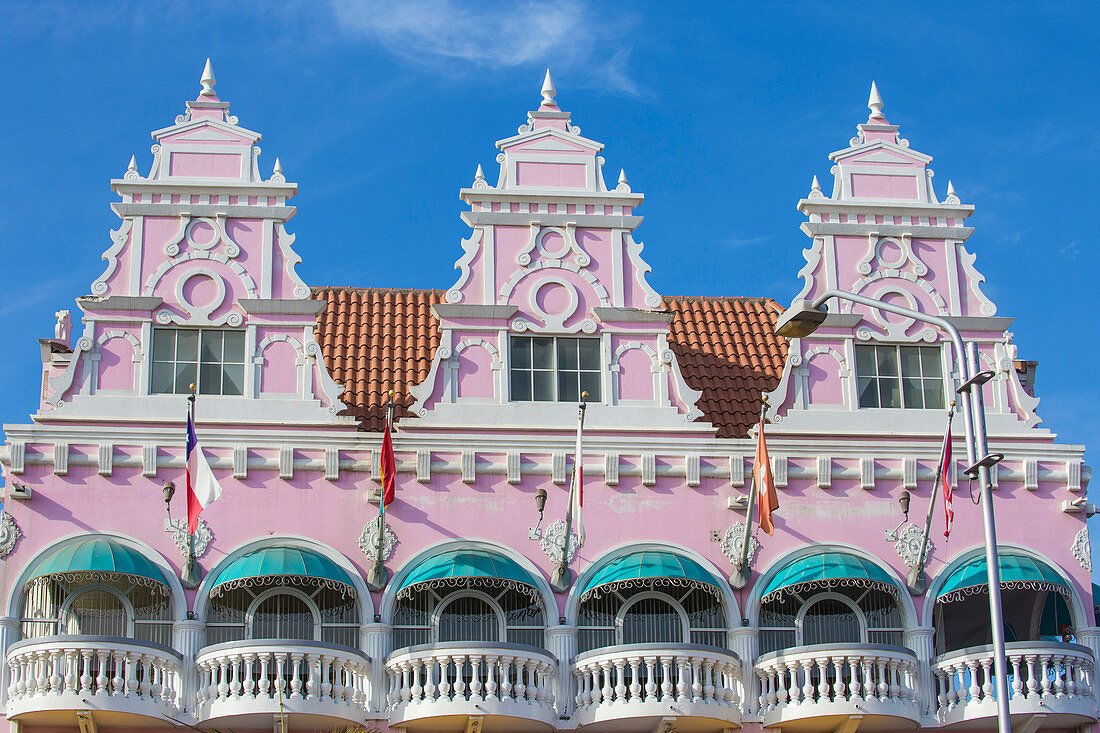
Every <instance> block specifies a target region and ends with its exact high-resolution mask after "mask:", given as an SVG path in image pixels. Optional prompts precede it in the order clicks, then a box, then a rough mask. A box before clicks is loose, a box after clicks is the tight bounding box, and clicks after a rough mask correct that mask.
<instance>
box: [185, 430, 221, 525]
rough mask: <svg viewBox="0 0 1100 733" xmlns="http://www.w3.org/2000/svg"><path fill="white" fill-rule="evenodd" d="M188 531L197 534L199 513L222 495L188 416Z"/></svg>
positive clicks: (219, 485)
mask: <svg viewBox="0 0 1100 733" xmlns="http://www.w3.org/2000/svg"><path fill="white" fill-rule="evenodd" d="M186 475H187V531H188V532H189V533H190V534H195V531H196V530H197V529H198V528H199V512H201V511H202V510H203V509H205V508H206V507H208V506H210V505H211V504H213V503H214V502H215V501H217V499H218V497H220V496H221V495H222V487H221V484H219V483H218V480H217V479H216V478H214V472H213V471H211V470H210V464H209V463H208V462H207V460H206V456H205V455H203V452H202V448H200V447H199V439H198V438H197V437H196V436H195V421H194V420H193V419H192V418H191V416H190V415H188V416H187V468H186Z"/></svg>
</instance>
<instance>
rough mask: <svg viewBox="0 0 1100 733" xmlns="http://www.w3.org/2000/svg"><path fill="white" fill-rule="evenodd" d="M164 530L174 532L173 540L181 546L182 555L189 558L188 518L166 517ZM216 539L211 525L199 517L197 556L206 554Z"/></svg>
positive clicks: (195, 548) (196, 544) (196, 538)
mask: <svg viewBox="0 0 1100 733" xmlns="http://www.w3.org/2000/svg"><path fill="white" fill-rule="evenodd" d="M164 524H165V527H164V531H165V532H170V533H171V534H172V542H174V543H175V545H176V547H178V548H179V551H180V557H182V558H183V559H185V560H186V559H187V520H186V519H166V520H164ZM213 541H214V533H213V531H211V529H210V525H208V524H207V523H206V520H205V519H204V518H202V517H201V516H200V517H199V522H198V524H197V525H196V526H195V545H194V550H195V557H196V558H199V557H202V556H203V555H205V554H206V550H207V548H208V547H210V543H211V542H213Z"/></svg>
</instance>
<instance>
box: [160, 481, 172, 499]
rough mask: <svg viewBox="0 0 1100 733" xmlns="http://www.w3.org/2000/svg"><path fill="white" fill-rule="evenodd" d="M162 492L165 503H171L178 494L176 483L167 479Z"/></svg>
mask: <svg viewBox="0 0 1100 733" xmlns="http://www.w3.org/2000/svg"><path fill="white" fill-rule="evenodd" d="M161 493H162V494H164V503H165V504H169V503H171V501H172V497H173V496H175V494H176V485H175V484H174V483H172V482H171V481H165V482H164V486H163V487H162V488H161Z"/></svg>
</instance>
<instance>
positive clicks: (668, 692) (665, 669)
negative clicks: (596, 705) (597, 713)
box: [597, 657, 673, 702]
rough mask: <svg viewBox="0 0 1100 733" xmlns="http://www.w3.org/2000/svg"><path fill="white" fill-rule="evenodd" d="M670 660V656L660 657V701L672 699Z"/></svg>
mask: <svg viewBox="0 0 1100 733" xmlns="http://www.w3.org/2000/svg"><path fill="white" fill-rule="evenodd" d="M672 662H673V658H672V657H662V658H661V670H662V672H661V702H667V701H669V700H671V699H672V688H673V685H672ZM597 702H598V701H597Z"/></svg>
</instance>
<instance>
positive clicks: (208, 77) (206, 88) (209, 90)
mask: <svg viewBox="0 0 1100 733" xmlns="http://www.w3.org/2000/svg"><path fill="white" fill-rule="evenodd" d="M199 83H200V84H202V91H201V92H199V96H200V97H213V96H214V85H215V84H217V83H218V80H217V79H215V78H214V66H213V64H211V63H210V59H207V60H206V66H205V67H203V70H202V78H201V79H199Z"/></svg>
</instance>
